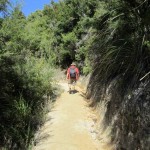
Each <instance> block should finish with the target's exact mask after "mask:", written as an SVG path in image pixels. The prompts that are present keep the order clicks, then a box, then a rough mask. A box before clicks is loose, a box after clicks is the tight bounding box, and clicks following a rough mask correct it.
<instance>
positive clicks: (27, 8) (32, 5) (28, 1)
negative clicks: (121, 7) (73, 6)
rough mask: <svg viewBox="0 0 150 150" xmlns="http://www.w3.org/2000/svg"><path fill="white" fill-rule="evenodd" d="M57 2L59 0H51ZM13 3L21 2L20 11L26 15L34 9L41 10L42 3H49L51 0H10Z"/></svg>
mask: <svg viewBox="0 0 150 150" xmlns="http://www.w3.org/2000/svg"><path fill="white" fill-rule="evenodd" d="M53 1H54V2H58V1H59V0H53ZM11 2H13V4H14V5H15V4H18V3H19V4H21V7H22V11H23V13H24V14H25V16H28V15H29V14H30V13H32V12H35V11H36V10H42V9H43V8H44V5H46V4H50V2H51V0H11Z"/></svg>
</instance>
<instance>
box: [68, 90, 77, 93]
mask: <svg viewBox="0 0 150 150" xmlns="http://www.w3.org/2000/svg"><path fill="white" fill-rule="evenodd" d="M68 92H69V94H76V93H79V91H78V90H71V91H68Z"/></svg>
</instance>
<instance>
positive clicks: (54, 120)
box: [33, 83, 103, 150]
mask: <svg viewBox="0 0 150 150" xmlns="http://www.w3.org/2000/svg"><path fill="white" fill-rule="evenodd" d="M60 86H62V87H63V89H64V92H63V93H62V94H61V96H60V97H59V98H58V100H57V101H56V103H55V104H54V107H53V109H52V111H51V112H49V113H48V115H47V121H46V122H45V124H44V125H43V127H42V128H41V129H40V131H39V134H38V138H37V144H36V146H35V147H34V148H33V150H103V149H101V148H100V146H99V144H98V143H99V141H98V140H97V137H96V135H97V133H96V128H95V123H96V120H97V119H96V115H95V113H94V111H93V110H92V109H91V108H89V107H88V103H87V101H86V100H85V98H84V94H83V93H82V90H81V89H79V88H76V90H77V91H76V93H74V94H69V93H68V85H67V84H66V83H61V84H60Z"/></svg>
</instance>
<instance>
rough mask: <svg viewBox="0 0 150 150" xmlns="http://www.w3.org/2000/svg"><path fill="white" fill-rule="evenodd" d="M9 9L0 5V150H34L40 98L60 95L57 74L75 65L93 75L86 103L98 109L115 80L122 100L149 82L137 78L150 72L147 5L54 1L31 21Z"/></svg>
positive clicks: (123, 0)
mask: <svg viewBox="0 0 150 150" xmlns="http://www.w3.org/2000/svg"><path fill="white" fill-rule="evenodd" d="M8 5H10V3H9V1H8V0H1V1H0V13H1V15H0V76H1V80H0V92H1V95H0V112H1V115H0V134H1V137H0V147H5V148H7V149H27V147H29V145H30V143H31V140H32V138H33V136H34V133H35V131H36V129H37V128H38V125H39V124H40V123H41V116H42V109H43V106H44V103H45V99H44V98H43V97H44V95H52V94H54V91H55V88H54V87H53V84H52V69H51V68H53V67H61V68H63V69H65V68H66V67H67V66H68V65H69V64H70V63H71V62H72V61H75V62H77V64H78V66H79V68H80V70H81V73H83V74H85V75H87V74H89V73H92V75H91V79H90V84H89V87H88V96H89V97H92V98H93V99H94V100H95V102H96V103H97V102H99V101H100V98H101V97H100V96H98V95H99V91H100V89H101V87H103V86H105V85H107V84H109V82H110V81H112V80H113V79H115V78H119V80H118V82H119V89H120V90H121V95H122V96H123V95H125V94H126V93H127V91H130V90H131V89H134V88H136V87H138V85H139V84H140V83H141V82H144V81H145V80H146V81H148V78H147V77H148V76H145V78H144V79H143V80H142V81H140V79H141V78H142V77H143V76H144V75H145V74H147V73H148V72H149V68H150V66H149V64H150V63H149V62H150V57H149V56H150V36H149V34H150V17H149V13H150V2H149V0H132V1H130V0H64V1H60V2H59V3H54V2H53V1H51V4H50V5H46V6H45V7H44V9H43V10H37V11H36V12H34V13H32V14H30V15H29V16H28V17H25V16H24V14H23V13H22V11H21V9H20V8H19V6H16V7H15V8H13V10H12V11H11V12H10V11H8V7H7V6H8ZM146 81H145V82H146ZM96 103H94V104H96ZM129 128H130V127H129Z"/></svg>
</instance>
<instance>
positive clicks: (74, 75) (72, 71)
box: [67, 63, 79, 94]
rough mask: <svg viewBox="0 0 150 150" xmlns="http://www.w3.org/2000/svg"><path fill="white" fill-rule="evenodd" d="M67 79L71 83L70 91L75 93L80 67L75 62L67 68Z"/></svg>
mask: <svg viewBox="0 0 150 150" xmlns="http://www.w3.org/2000/svg"><path fill="white" fill-rule="evenodd" d="M67 79H68V85H69V93H70V94H71V93H74V92H75V84H76V81H77V80H78V79H79V69H78V68H77V67H76V64H75V63H72V64H71V65H70V67H69V68H68V69H67Z"/></svg>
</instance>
